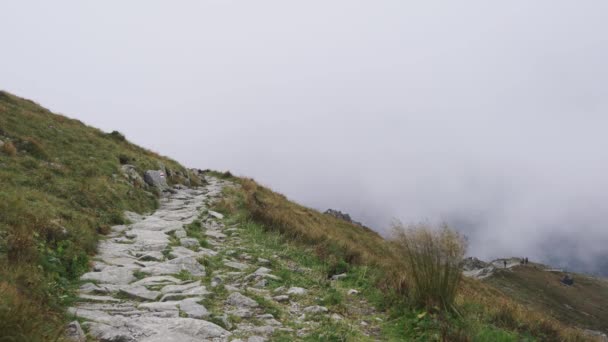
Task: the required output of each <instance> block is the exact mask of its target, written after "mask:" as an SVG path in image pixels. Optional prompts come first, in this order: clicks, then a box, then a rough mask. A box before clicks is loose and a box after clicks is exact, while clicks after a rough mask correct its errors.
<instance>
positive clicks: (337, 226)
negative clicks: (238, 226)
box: [221, 179, 393, 265]
mask: <svg viewBox="0 0 608 342" xmlns="http://www.w3.org/2000/svg"><path fill="white" fill-rule="evenodd" d="M238 182H239V183H240V185H241V190H242V191H241V197H240V199H239V200H240V201H242V203H241V204H242V205H244V206H245V207H246V208H247V210H248V212H249V214H250V215H251V218H252V219H253V220H255V221H256V222H259V223H262V224H263V225H264V226H265V227H267V228H269V229H271V230H274V231H278V232H280V233H281V234H283V235H285V236H287V237H289V238H291V239H293V240H296V241H299V242H300V243H303V244H305V245H308V246H314V247H315V251H316V253H317V255H318V256H320V257H321V258H322V259H324V260H327V261H329V262H330V263H338V262H340V261H345V262H347V263H349V264H356V265H361V264H365V265H380V264H384V263H386V262H387V260H392V257H393V254H392V252H391V251H390V248H389V246H388V244H387V243H386V241H385V240H384V239H383V238H382V237H381V236H380V235H378V234H377V233H375V232H374V231H372V230H370V229H367V228H364V227H360V226H357V225H354V224H351V223H349V222H346V221H343V220H340V219H337V218H335V217H332V216H329V215H322V214H320V213H319V212H318V211H316V210H313V209H310V208H306V207H304V206H301V205H298V204H296V203H294V202H291V201H289V200H288V199H287V198H286V197H285V196H284V195H281V194H278V193H275V192H272V191H271V190H269V189H267V188H265V187H263V186H260V185H258V184H257V183H256V182H254V181H253V180H251V179H238ZM221 205H222V206H223V207H224V208H225V209H226V210H227V211H234V210H236V209H237V208H238V204H237V203H235V202H234V199H233V200H224V201H223V202H222V203H221Z"/></svg>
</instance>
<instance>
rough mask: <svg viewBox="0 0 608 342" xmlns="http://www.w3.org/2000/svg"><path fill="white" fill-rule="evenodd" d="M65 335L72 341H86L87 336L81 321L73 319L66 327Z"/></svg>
mask: <svg viewBox="0 0 608 342" xmlns="http://www.w3.org/2000/svg"><path fill="white" fill-rule="evenodd" d="M65 337H66V339H67V340H68V341H72V342H86V341H87V337H86V335H85V334H84V331H83V330H82V328H81V327H80V323H78V321H73V322H71V323H69V324H68V325H67V326H66V328H65Z"/></svg>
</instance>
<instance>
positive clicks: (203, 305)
mask: <svg viewBox="0 0 608 342" xmlns="http://www.w3.org/2000/svg"><path fill="white" fill-rule="evenodd" d="M206 180H207V185H205V186H204V187H200V188H197V189H187V188H176V189H174V190H173V191H172V192H171V194H168V195H166V196H165V197H163V198H162V200H161V203H160V208H159V209H158V210H157V211H156V212H154V213H153V214H151V215H149V216H140V215H137V214H135V213H127V217H128V219H129V220H130V224H128V225H121V226H115V227H113V228H112V233H111V234H110V235H109V236H108V238H107V239H105V240H103V241H101V242H100V244H99V247H98V255H97V256H96V258H95V260H96V261H95V263H94V265H93V269H92V270H91V272H89V273H86V274H84V275H83V276H82V277H81V280H82V286H81V287H80V289H79V291H78V300H77V301H76V302H75V304H74V305H73V306H72V307H71V308H70V309H69V311H70V313H71V314H73V315H74V316H75V317H77V318H78V321H80V322H81V323H82V327H83V328H84V330H85V331H87V335H88V338H89V340H98V341H108V342H110V341H111V342H122V341H142V342H161V341H162V342H172V341H175V342H177V341H179V342H188V341H251V342H253V341H266V340H269V339H275V338H280V337H282V338H283V340H293V339H299V338H304V337H306V336H308V335H309V334H311V333H313V332H315V329H320V327H322V326H323V325H328V324H329V325H331V324H334V323H336V324H348V326H349V328H348V329H350V330H356V331H357V333H360V334H361V336H364V337H366V338H369V339H375V338H374V337H375V336H376V335H377V334H378V330H379V328H378V324H379V322H381V321H382V319H383V318H382V316H381V314H379V313H377V312H376V311H375V310H374V309H373V308H372V307H371V306H370V305H368V304H367V303H366V302H365V300H363V299H360V298H357V297H356V296H357V290H355V289H351V290H348V293H346V294H345V296H346V297H348V300H346V301H345V302H346V303H345V304H344V305H343V306H344V307H346V311H348V312H350V313H351V314H352V315H353V317H354V318H353V319H354V320H351V319H350V318H347V317H345V316H348V315H347V314H344V313H342V315H340V314H338V313H336V312H331V310H330V309H328V308H327V307H326V306H323V305H319V304H323V303H319V296H322V295H323V294H322V293H320V292H319V291H320V290H319V289H316V290H315V289H314V285H313V286H311V287H312V288H310V289H307V288H304V287H296V286H290V284H287V283H286V284H285V285H286V286H280V285H282V283H281V281H282V278H285V276H289V273H285V272H300V273H302V274H307V275H310V277H311V278H312V279H317V278H318V279H321V278H322V276H320V275H318V274H315V273H314V271H313V270H311V269H307V268H306V267H302V266H299V265H297V263H294V262H293V261H292V260H282V259H281V258H282V257H281V256H280V255H276V254H274V253H276V251H272V250H268V249H267V248H265V247H262V246H259V245H256V244H255V243H252V242H251V241H247V243H244V241H243V239H242V238H241V237H240V233H242V232H243V230H242V229H243V228H242V227H239V226H238V225H234V224H233V225H227V224H225V220H224V217H223V215H222V214H219V213H217V212H214V211H211V210H210V206H211V205H212V203H213V202H214V201H216V200H218V199H219V198H220V197H221V196H222V189H223V188H224V187H226V186H232V185H231V184H230V183H228V182H226V181H223V180H219V179H216V178H212V177H207V179H206ZM261 251H263V252H265V253H266V254H267V255H266V254H264V255H263V256H264V257H265V258H263V257H261V255H262V254H261ZM278 254H280V253H278ZM274 266H276V267H277V269H276V272H278V273H282V274H284V275H285V276H283V277H281V276H279V275H276V274H275V273H276V272H275V270H273V268H274ZM339 279H340V277H339V276H338V277H335V278H334V280H333V282H334V283H335V282H337V281H340V280H339ZM322 281H326V280H325V279H323V280H322ZM271 283H272V284H274V286H269V284H271ZM312 284H314V281H312ZM344 292H346V291H344ZM345 322H347V323H345ZM330 329H331V327H330ZM69 331H70V333H71V335H72V338H73V339H74V340H80V341H84V340H86V337H85V336H84V335H85V334H84V332H83V331H82V330H81V328H80V325H79V324H78V323H77V322H74V323H73V324H72V325H71V328H70V329H69Z"/></svg>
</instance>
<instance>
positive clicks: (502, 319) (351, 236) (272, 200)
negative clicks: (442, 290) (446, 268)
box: [212, 173, 589, 341]
mask: <svg viewBox="0 0 608 342" xmlns="http://www.w3.org/2000/svg"><path fill="white" fill-rule="evenodd" d="M212 174H213V173H212ZM217 175H220V174H219V173H218V174H217ZM222 176H223V175H222ZM231 180H232V181H234V182H236V183H237V184H238V185H240V186H239V187H237V188H236V189H235V190H232V193H231V194H228V196H224V197H223V199H222V200H220V202H219V203H218V207H219V209H220V210H222V211H224V212H232V213H234V212H236V211H238V210H241V209H243V208H244V209H245V210H246V211H247V213H248V214H249V216H250V219H252V220H254V221H256V222H257V223H260V224H262V225H263V226H264V227H265V228H266V229H269V230H271V231H276V232H280V233H281V234H283V235H284V236H286V237H288V238H290V239H291V240H292V241H294V242H297V243H301V244H303V245H304V246H307V247H314V248H315V251H316V253H317V255H318V256H319V257H321V258H322V259H323V260H325V261H327V262H329V263H330V264H331V263H337V262H338V261H340V260H344V261H347V262H348V263H350V264H355V265H367V266H373V268H374V269H376V270H378V271H379V272H378V273H379V274H381V275H382V276H381V277H379V278H377V279H375V280H374V281H375V282H377V287H378V288H381V289H383V291H384V292H385V293H386V294H388V293H389V292H393V293H398V294H401V295H402V296H407V295H408V293H409V291H411V283H412V279H411V275H410V274H409V273H408V271H407V268H408V266H407V261H406V260H404V259H403V255H402V254H400V253H396V252H395V249H394V248H393V247H391V245H390V243H389V242H388V241H386V240H385V239H383V238H382V237H381V236H380V235H378V234H377V233H375V232H373V231H371V230H369V229H367V228H364V227H360V226H357V225H353V224H350V223H348V222H345V221H342V220H339V219H336V218H334V217H331V216H328V215H323V214H322V213H320V212H318V211H316V210H313V209H310V208H306V207H303V206H301V205H298V204H296V203H294V202H292V201H289V200H288V199H287V198H286V197H285V196H283V195H281V194H278V193H275V192H273V191H271V190H269V189H267V188H265V187H263V186H260V185H259V184H257V183H256V182H255V181H253V180H252V179H243V178H231ZM452 237H454V236H452ZM456 240H457V241H460V242H461V240H459V239H458V238H456ZM452 247H454V246H452ZM452 251H453V252H454V254H452V255H453V256H454V260H456V259H458V256H460V255H461V252H462V250H460V249H459V248H453V249H452ZM455 303H456V306H457V307H459V308H464V307H467V306H471V305H473V306H477V307H479V309H476V310H474V311H472V312H462V314H463V315H465V316H464V317H465V318H464V319H466V320H480V321H482V322H485V323H484V324H491V325H495V326H498V327H501V328H503V329H507V330H512V331H517V332H522V333H530V334H532V335H533V336H535V337H536V338H538V340H539V341H588V340H589V338H588V337H586V336H584V335H583V334H582V333H581V332H580V330H578V329H575V328H572V327H569V326H567V325H565V324H563V323H561V322H559V321H557V320H555V319H553V318H551V317H550V314H548V313H545V312H538V311H534V310H531V309H529V308H527V307H525V306H522V305H520V304H518V303H517V302H515V301H514V300H512V299H511V298H510V297H507V296H505V295H504V294H502V293H501V292H500V291H498V290H496V289H495V288H493V287H491V286H488V285H486V284H483V283H482V282H480V281H477V280H472V279H463V280H462V282H461V284H460V286H459V287H458V291H457V295H456V300H455ZM459 310H461V309H459ZM461 311H463V310H461Z"/></svg>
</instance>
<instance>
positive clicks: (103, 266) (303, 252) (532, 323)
mask: <svg viewBox="0 0 608 342" xmlns="http://www.w3.org/2000/svg"><path fill="white" fill-rule="evenodd" d="M0 140H1V141H2V142H1V143H0V145H2V146H0V183H1V184H2V187H1V188H0V341H55V340H59V341H60V340H63V339H64V327H65V326H66V324H67V323H68V322H70V321H75V320H76V321H77V322H79V324H76V323H73V324H72V325H71V327H72V328H73V329H72V332H73V333H76V335H78V333H80V331H79V330H78V329H77V328H76V327H77V326H80V325H82V327H83V328H84V330H85V332H86V334H87V338H88V340H89V341H96V340H98V341H145V342H151V341H171V340H175V341H198V340H201V339H214V340H218V341H224V340H235V341H238V340H241V341H242V340H248V341H263V340H277V341H293V340H308V341H319V340H327V341H361V340H370V341H371V340H374V341H375V340H380V341H384V340H386V341H404V340H412V341H583V340H588V339H589V338H588V337H585V335H584V334H583V332H582V331H581V330H580V329H577V328H575V325H576V324H581V326H584V327H593V328H597V329H605V326H604V325H603V324H604V323H605V317H606V316H605V312H604V311H602V309H601V308H592V307H590V304H589V301H590V300H591V298H597V301H598V302H601V298H600V297H602V296H603V297H605V294H606V293H605V288H604V287H601V286H599V287H598V286H597V284H599V283H597V284H596V283H595V282H589V284H587V283H585V282H584V281H582V282H581V284H580V285H579V286H580V287H581V291H582V292H584V293H585V295H589V296H590V297H589V298H588V299H589V300H588V301H586V302H584V304H581V305H580V306H579V305H578V304H577V301H578V300H579V299H577V298H578V297H568V298H567V299H566V298H565V297H564V296H568V295H567V294H565V293H562V292H560V291H561V290H556V289H553V288H551V290H546V291H545V293H544V295H545V297H542V296H538V294H536V293H535V292H534V290H532V289H531V286H530V285H527V284H529V283H533V282H536V283H539V282H542V281H543V279H541V278H538V279H537V278H536V277H537V274H536V273H534V274H530V275H526V274H525V271H522V272H520V271H519V270H515V271H513V272H511V273H507V272H505V274H504V275H501V272H497V273H496V275H495V276H493V277H492V278H489V279H488V280H486V281H483V282H482V281H478V280H474V279H465V280H464V281H463V282H462V283H461V284H460V287H459V288H458V295H457V296H456V300H455V302H454V303H453V305H451V306H450V307H449V308H448V307H447V306H446V307H439V306H436V305H433V306H430V305H426V306H425V305H420V304H419V303H416V302H414V301H413V300H412V298H413V296H412V295H411V294H412V293H413V289H414V286H413V282H412V278H413V277H412V274H411V272H409V271H408V270H407V262H406V261H407V260H405V258H406V255H405V254H404V253H402V252H401V251H400V249H399V248H400V247H399V245H398V244H397V243H395V242H394V241H387V240H385V239H383V238H382V237H381V236H380V235H378V234H377V233H375V232H374V231H372V230H370V229H368V228H366V227H363V226H360V225H358V224H356V223H352V222H348V221H347V220H344V219H340V218H339V217H335V216H334V215H331V214H323V213H320V212H318V211H316V210H313V209H310V208H307V207H304V206H301V205H299V204H297V203H295V202H293V201H291V200H289V199H288V198H286V197H285V196H283V195H281V194H279V193H276V192H274V191H272V190H270V189H269V188H267V187H265V186H262V185H260V184H258V183H256V182H255V181H254V180H252V179H247V178H240V177H235V176H233V175H232V174H230V173H229V172H225V173H219V172H213V171H207V172H203V171H198V170H190V169H187V168H185V167H183V166H181V165H179V164H178V163H177V162H175V161H172V160H171V159H168V158H166V157H162V156H159V155H157V154H156V153H154V152H151V151H148V150H146V149H143V148H141V147H138V146H135V145H133V144H131V143H130V142H129V141H128V140H127V139H126V138H125V137H124V136H123V135H122V134H120V133H118V132H117V131H115V132H111V133H106V132H102V131H100V130H98V129H95V128H92V127H88V126H86V125H85V124H83V123H81V122H79V121H77V120H73V119H69V118H66V117H64V116H60V115H56V114H53V113H51V112H49V111H48V110H46V109H44V108H42V107H40V106H39V105H37V104H35V103H34V102H31V101H29V100H25V99H21V98H18V97H16V96H13V95H10V94H8V93H5V92H0ZM151 170H157V171H156V172H158V173H157V175H160V174H161V172H162V174H164V175H166V181H167V183H168V185H166V186H165V185H163V186H160V187H159V186H156V185H158V184H156V183H155V182H151V181H150V179H148V182H146V181H144V178H145V176H146V174H147V173H148V172H149V171H151ZM148 183H149V184H148ZM155 184H156V185H155ZM520 273H521V274H520ZM457 274H458V275H459V274H460V273H457ZM581 280H582V279H581ZM576 286H577V285H575V286H574V288H576ZM511 289H516V290H514V291H515V292H516V293H515V294H514V293H511ZM534 296H536V297H538V298H545V299H543V300H542V301H541V300H539V299H538V298H532V297H534ZM513 298H515V299H516V300H513ZM549 302H550V304H546V303H549ZM564 302H566V303H568V305H570V306H571V307H572V308H575V309H576V310H577V311H584V312H586V313H588V314H591V315H594V316H595V317H597V320H596V321H595V323H592V324H590V325H586V324H587V323H585V322H584V321H583V320H581V319H580V318H581V317H580V316H578V315H575V316H567V315H566V313H563V314H562V313H561V312H559V313H557V314H556V313H555V312H554V311H555V308H556V307H557V304H556V303H564ZM543 303H545V304H543ZM594 310H595V311H594ZM553 317H555V318H558V319H561V322H560V321H558V320H556V319H554V318H553ZM79 341H82V340H79Z"/></svg>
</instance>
